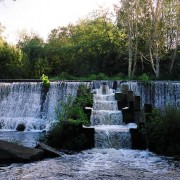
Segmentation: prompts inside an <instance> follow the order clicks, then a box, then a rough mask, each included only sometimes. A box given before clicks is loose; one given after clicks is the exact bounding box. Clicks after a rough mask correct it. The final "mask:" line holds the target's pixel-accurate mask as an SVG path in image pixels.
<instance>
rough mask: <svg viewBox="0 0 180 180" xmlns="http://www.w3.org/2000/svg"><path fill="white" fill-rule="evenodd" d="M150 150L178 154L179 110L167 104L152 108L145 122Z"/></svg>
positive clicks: (172, 154)
mask: <svg viewBox="0 0 180 180" xmlns="http://www.w3.org/2000/svg"><path fill="white" fill-rule="evenodd" d="M146 130H147V141H148V148H149V150H150V151H153V152H156V153H158V154H162V155H168V156H180V110H178V109H176V108H175V107H171V106H167V107H166V109H165V110H164V111H160V110H154V111H153V113H152V116H151V120H150V121H149V122H147V124H146Z"/></svg>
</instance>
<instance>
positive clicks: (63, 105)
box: [47, 85, 92, 150]
mask: <svg viewBox="0 0 180 180" xmlns="http://www.w3.org/2000/svg"><path fill="white" fill-rule="evenodd" d="M87 105H88V106H91V105H92V95H91V93H90V91H89V90H88V89H87V87H86V86H84V85H80V86H79V89H78V91H77V97H76V98H75V99H74V98H73V97H71V96H70V97H68V98H67V100H66V101H61V102H60V103H59V105H58V106H57V108H56V123H55V124H54V126H53V127H52V130H51V132H50V134H49V136H48V137H47V142H48V144H50V145H52V146H56V147H59V148H66V149H71V150H80V149H83V148H84V147H85V144H86V143H87V142H88V139H87V137H86V136H85V135H84V133H83V132H82V124H84V125H87V124H89V120H88V117H87V115H86V113H85V111H84V110H85V107H86V106H87Z"/></svg>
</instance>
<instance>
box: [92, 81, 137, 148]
mask: <svg viewBox="0 0 180 180" xmlns="http://www.w3.org/2000/svg"><path fill="white" fill-rule="evenodd" d="M94 93H95V94H94V96H93V108H92V112H91V125H92V126H93V127H94V128H95V147H97V148H102V149H103V148H116V149H120V148H128V149H130V148H131V134H130V132H129V129H130V128H137V126H136V125H135V124H131V125H122V124H123V122H122V112H121V111H119V110H118V107H117V101H115V94H114V90H113V89H110V88H109V86H108V85H107V84H105V83H102V84H101V86H100V88H99V89H95V90H94Z"/></svg>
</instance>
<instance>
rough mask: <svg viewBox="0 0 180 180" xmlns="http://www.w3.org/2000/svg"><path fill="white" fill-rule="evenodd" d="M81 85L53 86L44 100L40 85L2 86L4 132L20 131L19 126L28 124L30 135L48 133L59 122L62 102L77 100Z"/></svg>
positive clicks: (0, 116)
mask: <svg viewBox="0 0 180 180" xmlns="http://www.w3.org/2000/svg"><path fill="white" fill-rule="evenodd" d="M80 84H81V83H80V82H51V85H50V88H49V91H48V92H47V94H46V96H45V99H44V100H43V99H42V96H43V92H42V83H40V82H21V83H0V129H3V130H7V129H9V130H16V128H17V126H18V125H19V124H24V125H25V127H26V129H25V130H26V131H31V130H43V129H47V127H49V124H51V122H52V121H54V120H55V118H56V113H55V109H56V107H57V106H58V105H60V101H66V100H67V98H68V97H69V96H72V97H75V96H76V93H77V90H78V87H79V85H80ZM83 84H86V85H87V86H88V85H89V84H88V83H83ZM59 108H61V107H60V106H59Z"/></svg>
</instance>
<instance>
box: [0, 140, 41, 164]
mask: <svg viewBox="0 0 180 180" xmlns="http://www.w3.org/2000/svg"><path fill="white" fill-rule="evenodd" d="M43 155H44V152H43V151H42V150H40V149H35V148H29V147H24V146H21V145H18V144H15V143H11V142H6V141H3V140H0V162H1V163H14V162H31V161H37V160H41V159H43Z"/></svg>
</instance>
